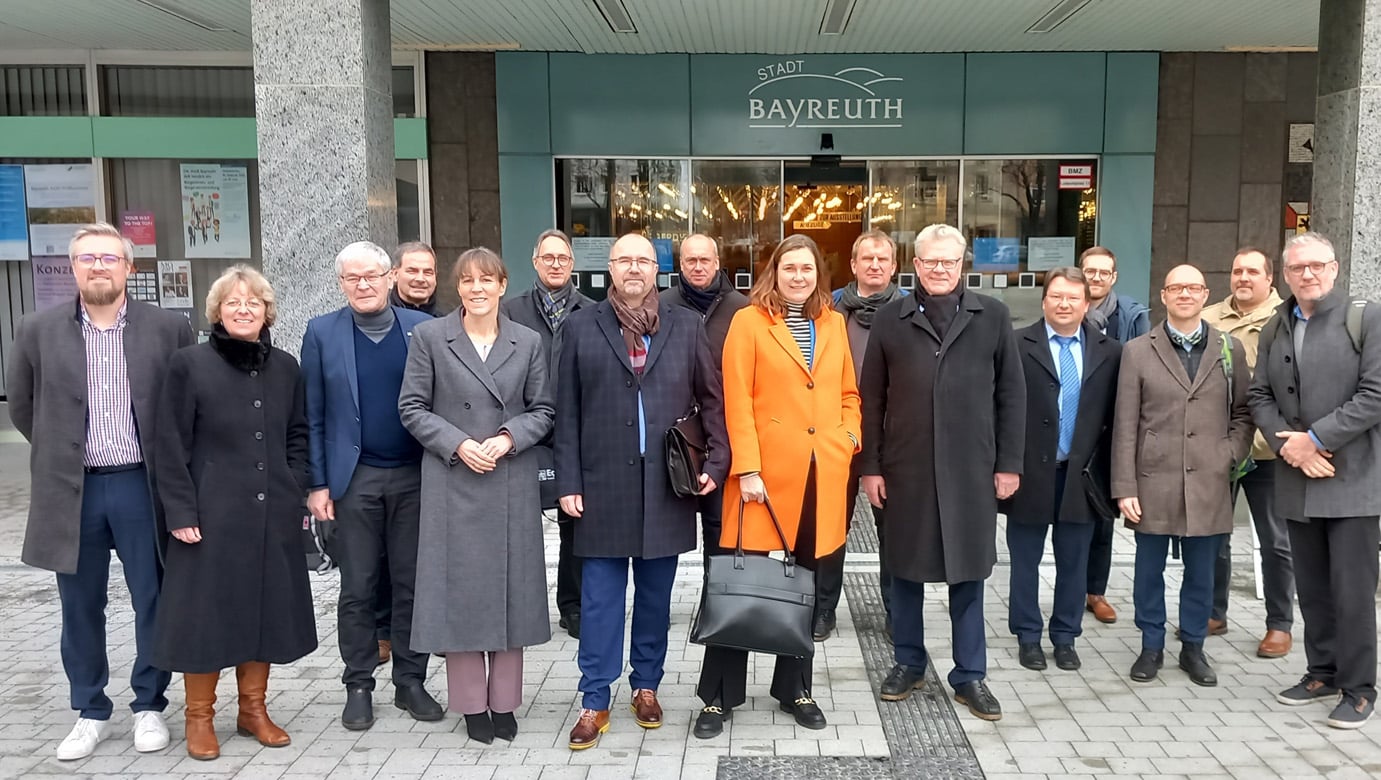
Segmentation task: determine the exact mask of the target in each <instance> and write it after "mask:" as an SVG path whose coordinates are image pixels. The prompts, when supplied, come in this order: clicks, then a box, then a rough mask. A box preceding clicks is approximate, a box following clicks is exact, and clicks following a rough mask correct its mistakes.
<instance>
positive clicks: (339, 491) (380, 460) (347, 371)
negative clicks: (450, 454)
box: [302, 241, 442, 731]
mask: <svg viewBox="0 0 1381 780" xmlns="http://www.w3.org/2000/svg"><path fill="white" fill-rule="evenodd" d="M392 266H393V264H392V261H391V260H390V259H389V256H388V253H387V252H385V251H384V250H383V248H382V247H380V246H378V245H377V244H373V243H370V242H368V241H357V242H355V243H353V244H350V245H349V246H347V247H345V248H344V249H342V250H341V251H340V253H339V254H338V255H336V276H337V277H338V278H339V280H340V289H341V293H342V294H344V295H345V300H346V303H347V305H346V306H343V307H341V308H340V309H337V310H336V311H333V312H331V313H329V314H323V315H321V316H319V317H314V318H312V319H311V321H309V322H308V323H307V332H306V334H305V335H304V336H303V337H302V381H303V383H304V385H305V387H306V399H307V427H308V434H309V436H308V445H309V453H308V471H309V475H308V476H309V479H310V483H311V485H312V488H311V491H310V492H309V493H308V495H307V509H308V511H310V512H311V513H312V515H313V516H314V517H316V518H317V519H318V520H321V521H334V522H335V523H336V541H337V543H338V550H337V552H338V561H339V563H340V602H339V605H338V607H337V615H338V625H337V629H336V630H337V633H338V634H339V640H340V654H341V659H342V660H343V661H344V662H345V672H344V673H343V674H342V675H341V681H342V682H343V683H344V684H345V691H346V692H345V708H344V710H343V711H342V713H341V725H343V726H345V727H346V728H347V729H350V730H352V731H361V730H364V729H367V728H369V727H370V726H373V725H374V702H373V692H374V669H375V667H377V666H378V665H379V664H380V658H379V646H378V641H377V638H376V633H375V632H376V623H377V619H376V614H375V604H376V603H377V600H378V589H379V588H380V583H381V582H382V581H383V580H384V579H385V577H386V578H387V580H388V582H389V583H390V586H391V588H392V592H393V604H392V607H393V621H392V625H391V627H390V635H391V636H392V642H393V647H392V655H393V686H394V698H393V703H394V704H395V705H396V706H397V707H398V708H399V709H402V710H406V711H407V712H408V713H409V714H410V715H412V717H413V718H416V719H417V720H425V721H434V720H441V718H442V711H441V705H439V704H437V703H436V700H435V699H433V698H432V697H431V695H430V694H428V693H427V691H426V689H425V688H423V687H422V683H423V681H424V680H426V677H427V655H426V654H425V653H417V652H414V651H413V650H412V647H411V637H412V604H413V589H414V586H415V584H416V581H417V532H418V526H419V522H420V516H421V486H422V470H421V469H422V466H421V464H422V445H420V444H418V443H417V440H416V439H414V438H413V437H412V435H411V434H409V433H408V432H407V429H405V428H404V427H403V422H402V420H401V418H400V417H399V415H398V392H399V390H400V389H401V388H402V385H403V368H404V366H405V364H406V362H407V357H408V342H409V340H410V339H411V338H412V331H413V328H415V327H417V326H418V325H420V324H421V323H423V322H427V321H428V320H430V319H431V316H430V315H427V314H425V313H423V312H420V311H414V310H412V309H406V308H403V307H399V306H391V305H389V286H390V282H391V278H392V277H391V275H390V271H391V270H392ZM385 565H386V566H387V567H388V572H387V574H386V575H385V573H384V571H383V568H384V566H385Z"/></svg>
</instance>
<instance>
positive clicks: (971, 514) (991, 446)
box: [859, 225, 1026, 720]
mask: <svg viewBox="0 0 1381 780" xmlns="http://www.w3.org/2000/svg"><path fill="white" fill-rule="evenodd" d="M967 246H968V242H967V241H965V239H964V234H963V233H961V232H959V230H958V228H954V227H951V226H949V225H931V226H929V227H927V228H925V229H924V230H922V231H921V233H920V235H918V236H917V237H916V261H915V264H916V273H917V275H918V277H919V278H920V281H921V288H920V289H919V290H918V291H917V292H916V294H915V295H912V296H909V297H906V298H902V299H900V300H896V301H893V302H892V303H889V304H887V305H886V306H884V307H882V308H881V309H879V310H878V312H877V316H876V317H875V318H874V320H873V327H872V331H871V334H870V336H869V338H868V351H867V353H866V355H867V357H866V358H865V359H864V361H863V387H862V395H863V452H862V455H863V463H862V465H861V466H860V468H859V471H860V472H861V473H862V475H863V478H862V482H863V489H864V491H865V492H867V494H868V501H869V502H870V503H872V505H873V506H889V505H890V508H889V510H888V511H887V513H886V514H884V515H883V528H884V529H885V532H886V534H887V552H886V555H887V568H888V570H889V571H891V573H892V627H893V644H894V647H895V657H896V666H894V667H893V668H892V672H891V673H890V674H888V675H887V679H886V680H885V681H884V682H883V684H882V698H883V700H884V701H900V700H902V699H905V698H907V697H908V696H910V695H911V691H912V690H913V689H915V688H918V687H920V686H921V685H922V684H923V683H924V681H925V668H926V664H927V663H929V660H930V659H929V656H928V654H927V653H926V649H925V629H924V625H923V623H922V609H923V607H924V600H925V583H927V582H945V583H948V584H949V614H950V621H951V623H952V632H953V640H954V663H955V668H954V670H953V671H951V672H950V674H949V683H950V685H951V686H953V687H954V694H955V695H954V698H955V700H956V701H958V702H959V703H961V704H965V705H968V708H969V711H970V712H972V713H973V714H974V715H975V716H977V717H979V718H983V719H985V720H997V719H999V718H1001V717H1002V706H1001V705H1000V704H998V701H997V699H996V698H995V697H994V696H993V694H992V692H991V691H989V690H988V686H987V685H986V684H984V682H983V680H984V678H985V677H987V674H988V649H987V641H986V639H985V637H984V625H983V581H984V580H986V579H987V578H988V576H989V575H990V574H992V571H993V564H995V563H996V562H997V502H998V501H999V500H1001V499H1006V498H1008V497H1010V496H1011V495H1012V494H1013V493H1015V492H1016V490H1017V487H1018V485H1019V484H1020V481H1021V476H1020V475H1021V469H1022V451H1023V443H1024V441H1025V437H1026V430H1025V425H1026V380H1025V378H1024V377H1023V375H1022V371H1021V358H1020V357H1019V356H1018V355H1017V345H1016V340H1015V339H1014V338H1013V335H1012V322H1011V315H1010V314H1009V312H1008V310H1007V307H1006V306H1005V305H1004V304H1003V303H1002V302H1001V301H999V300H997V299H995V298H989V297H987V296H985V295H979V294H978V293H975V292H973V291H971V290H966V289H964V288H963V287H962V286H960V278H961V275H962V272H963V263H964V254H965V251H966V249H967Z"/></svg>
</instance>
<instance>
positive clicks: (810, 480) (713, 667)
mask: <svg viewBox="0 0 1381 780" xmlns="http://www.w3.org/2000/svg"><path fill="white" fill-rule="evenodd" d="M726 552H732V550H727V551H726ZM818 563H819V559H817V558H816V557H815V464H814V463H812V464H811V466H810V475H809V476H808V477H807V478H806V493H805V497H804V500H803V501H802V502H801V524H800V526H799V528H798V529H797V531H796V565H798V566H800V567H802V568H805V569H809V570H811V571H818ZM813 680H814V663H813V660H812V659H810V658H792V657H790V656H784V655H779V656H777V666H776V668H775V669H773V671H772V687H771V694H772V698H774V699H776V700H778V701H782V702H791V701H794V700H795V699H796V698H797V697H799V696H801V695H803V694H804V695H807V696H809V695H810V689H811V685H812V682H813ZM695 694H696V695H697V696H699V697H700V699H701V701H703V702H705V703H706V704H713V703H715V701H718V702H719V705H720V706H721V707H723V708H725V709H732V708H734V707H738V706H741V705H742V704H743V703H744V702H746V701H747V700H748V651H746V650H730V649H727V648H723V647H707V648H705V661H704V663H703V664H702V665H701V667H700V684H699V686H697V687H696V690H695Z"/></svg>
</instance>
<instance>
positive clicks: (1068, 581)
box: [1001, 267, 1122, 671]
mask: <svg viewBox="0 0 1381 780" xmlns="http://www.w3.org/2000/svg"><path fill="white" fill-rule="evenodd" d="M1088 306H1089V292H1088V280H1087V279H1086V278H1085V277H1084V273H1083V271H1080V270H1079V269H1078V268H1073V267H1068V268H1056V269H1054V270H1052V271H1050V272H1049V273H1047V274H1046V276H1045V293H1044V295H1043V296H1042V298H1041V309H1042V310H1043V312H1044V316H1043V317H1041V318H1040V319H1039V320H1036V322H1035V323H1033V324H1032V325H1030V326H1029V327H1026V328H1022V329H1021V330H1020V331H1018V332H1017V349H1018V351H1020V353H1021V364H1022V369H1023V370H1024V372H1025V375H1026V456H1025V459H1024V467H1023V470H1022V484H1021V488H1020V489H1019V490H1017V492H1016V494H1015V495H1013V496H1012V497H1011V498H1010V499H1008V500H1007V501H1004V502H1002V504H1001V506H1002V510H1003V511H1004V512H1005V513H1006V514H1007V550H1008V552H1009V554H1010V556H1011V561H1012V571H1011V581H1010V583H1011V585H1010V587H1009V589H1008V601H1007V626H1008V628H1010V629H1011V631H1012V633H1013V634H1014V635H1016V637H1017V644H1018V656H1017V658H1018V661H1020V663H1021V665H1022V666H1024V667H1026V668H1027V669H1035V670H1037V671H1039V670H1042V669H1045V651H1044V650H1042V649H1041V644H1040V642H1041V633H1042V626H1041V610H1040V600H1039V598H1038V596H1039V593H1040V564H1041V556H1042V554H1043V553H1044V550H1045V537H1046V532H1047V531H1049V530H1050V528H1051V526H1052V525H1053V526H1054V531H1053V533H1052V536H1053V540H1052V545H1053V549H1054V553H1055V598H1054V604H1053V605H1052V607H1051V610H1050V642H1051V644H1053V645H1054V646H1055V665H1056V666H1058V667H1059V668H1061V669H1065V670H1074V669H1078V668H1079V666H1080V664H1079V654H1078V652H1076V651H1075V649H1074V640H1075V638H1076V637H1078V636H1079V635H1080V633H1082V631H1083V628H1082V626H1081V623H1082V621H1083V616H1084V585H1085V583H1086V582H1087V578H1088V546H1089V540H1090V539H1091V538H1092V537H1093V529H1094V524H1095V522H1096V521H1098V520H1100V519H1110V518H1111V516H1112V515H1115V514H1116V513H1115V512H1113V511H1112V509H1111V507H1112V503H1111V500H1110V499H1109V498H1108V496H1110V495H1111V493H1110V492H1109V485H1108V476H1109V463H1110V458H1111V452H1112V451H1111V449H1110V448H1109V445H1110V443H1111V438H1112V418H1113V409H1114V407H1115V402H1116V400H1117V369H1118V363H1119V360H1120V358H1121V354H1122V346H1121V345H1120V344H1119V343H1118V342H1117V340H1116V339H1114V338H1112V337H1111V336H1107V335H1104V334H1102V333H1100V332H1099V331H1098V330H1097V329H1096V328H1094V327H1093V326H1092V325H1090V324H1089V323H1087V322H1085V320H1084V315H1085V314H1086V313H1087V312H1088ZM1086 474H1087V476H1086ZM1085 480H1089V481H1091V482H1092V483H1093V484H1091V485H1090V484H1086V482H1085ZM1090 492H1092V493H1094V495H1095V496H1096V498H1095V499H1094V500H1090V498H1089V495H1090ZM1100 499H1101V500H1100ZM1105 515H1107V517H1104V516H1105Z"/></svg>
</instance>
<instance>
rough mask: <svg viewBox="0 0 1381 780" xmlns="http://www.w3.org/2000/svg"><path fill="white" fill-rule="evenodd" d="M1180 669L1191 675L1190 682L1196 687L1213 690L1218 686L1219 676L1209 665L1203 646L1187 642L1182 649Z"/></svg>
mask: <svg viewBox="0 0 1381 780" xmlns="http://www.w3.org/2000/svg"><path fill="white" fill-rule="evenodd" d="M1180 668H1181V669H1183V670H1185V671H1186V672H1188V673H1189V681H1190V682H1192V683H1194V684H1195V685H1202V686H1204V687H1205V688H1212V687H1213V686H1215V685H1217V684H1218V675H1217V674H1216V673H1214V671H1213V667H1212V666H1209V665H1208V656H1206V655H1204V646H1203V645H1202V644H1198V643H1194V642H1185V643H1184V645H1183V646H1181V647H1180Z"/></svg>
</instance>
